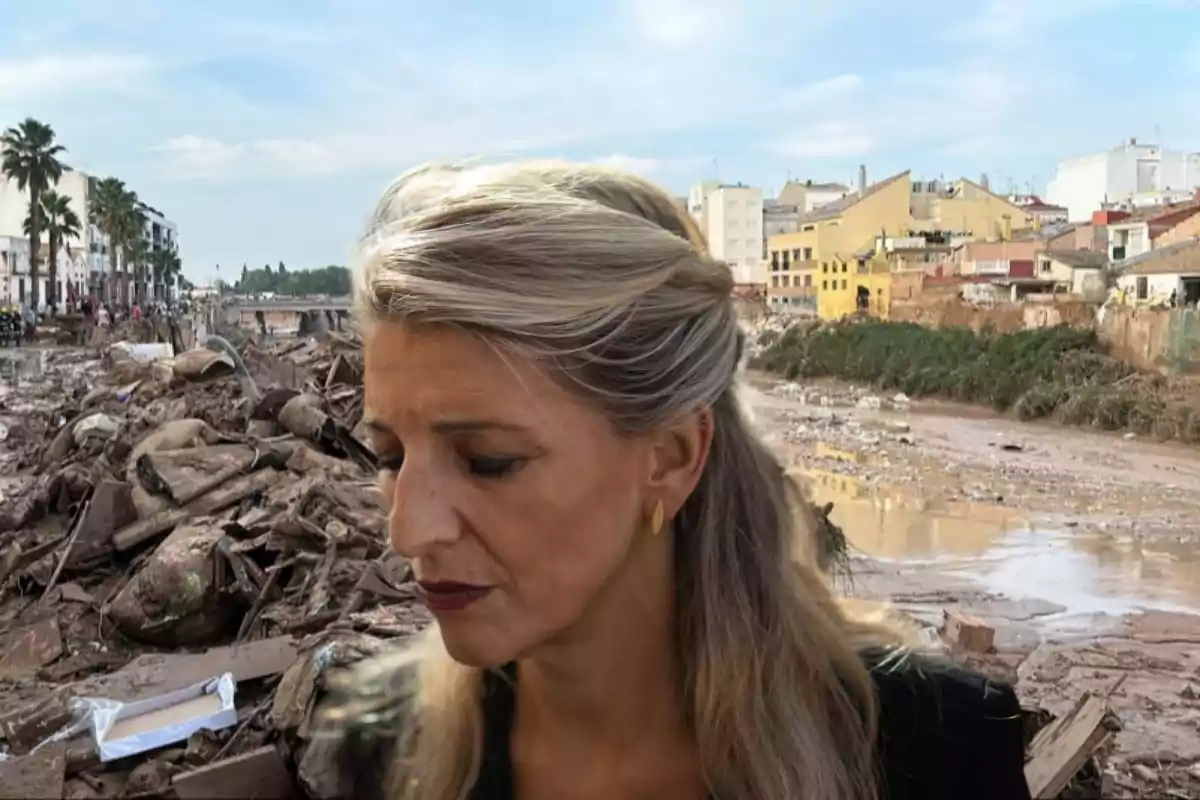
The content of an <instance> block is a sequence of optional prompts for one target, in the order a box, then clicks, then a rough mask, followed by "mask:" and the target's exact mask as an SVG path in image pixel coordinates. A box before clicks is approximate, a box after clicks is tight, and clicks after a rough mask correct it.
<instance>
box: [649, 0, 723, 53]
mask: <svg viewBox="0 0 1200 800" xmlns="http://www.w3.org/2000/svg"><path fill="white" fill-rule="evenodd" d="M625 4H626V6H627V13H628V15H629V21H630V23H631V24H632V26H633V29H634V31H635V32H636V33H637V35H638V36H640V37H642V38H643V39H645V40H646V41H648V42H650V43H652V44H655V45H660V46H664V47H671V48H687V47H698V46H700V45H704V44H707V43H710V42H713V41H715V40H716V39H719V38H720V37H721V36H722V35H727V34H729V33H731V32H732V28H733V27H734V26H736V25H737V23H738V22H740V21H741V19H742V14H741V13H739V8H738V4H737V3H734V2H730V1H729V0H625Z"/></svg>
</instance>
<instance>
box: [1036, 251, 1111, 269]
mask: <svg viewBox="0 0 1200 800" xmlns="http://www.w3.org/2000/svg"><path fill="white" fill-rule="evenodd" d="M1044 255H1045V256H1046V257H1047V258H1052V259H1054V260H1055V261H1058V262H1060V263H1063V264H1066V265H1067V266H1068V267H1095V268H1096V269H1100V268H1103V267H1104V266H1106V265H1107V264H1108V254H1107V253H1097V252H1096V251H1094V250H1047V251H1046V252H1045V254H1044Z"/></svg>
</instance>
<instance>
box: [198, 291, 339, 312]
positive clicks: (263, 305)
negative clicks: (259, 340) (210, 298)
mask: <svg viewBox="0 0 1200 800" xmlns="http://www.w3.org/2000/svg"><path fill="white" fill-rule="evenodd" d="M221 305H223V306H225V307H226V308H228V309H229V310H231V311H234V312H239V311H248V312H250V313H251V314H253V313H255V312H258V311H261V312H263V313H264V314H265V313H267V312H270V311H279V312H287V311H291V312H300V311H349V310H350V306H351V300H350V296H349V295H345V296H343V297H328V296H324V295H321V296H315V297H272V298H269V299H267V298H261V299H254V298H243V297H236V298H224V299H223V300H222V302H221Z"/></svg>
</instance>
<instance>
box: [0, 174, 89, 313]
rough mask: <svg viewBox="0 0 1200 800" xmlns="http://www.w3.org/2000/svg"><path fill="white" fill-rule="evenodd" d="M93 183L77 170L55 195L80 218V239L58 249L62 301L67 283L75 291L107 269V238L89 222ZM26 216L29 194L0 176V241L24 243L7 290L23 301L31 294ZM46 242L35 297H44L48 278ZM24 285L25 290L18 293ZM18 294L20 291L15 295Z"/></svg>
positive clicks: (41, 250)
mask: <svg viewBox="0 0 1200 800" xmlns="http://www.w3.org/2000/svg"><path fill="white" fill-rule="evenodd" d="M91 185H92V179H91V178H90V177H89V176H88V175H87V174H85V173H83V172H79V171H77V170H67V171H65V172H63V174H62V177H61V178H59V180H58V184H57V185H56V186H55V187H54V188H55V191H57V192H58V193H59V194H61V195H63V196H65V197H66V198H67V202H68V203H70V205H71V210H72V211H74V212H75V214H76V216H78V217H79V221H80V222H81V223H82V224H81V225H80V234H79V236H71V237H68V238H67V239H66V240H65V241H63V242H62V243H61V245H60V247H59V253H58V283H59V294H58V296H59V297H61V298H64V299H65V298H66V297H67V292H66V288H67V283H66V282H67V281H71V282H73V283H74V285H75V288H76V290H77V291H78V290H80V289H82V288H84V287H86V286H87V285H88V281H89V280H90V278H91V276H90V273H91V272H92V271H94V270H100V269H104V268H105V267H106V265H107V255H106V254H107V250H108V248H107V237H105V236H103V235H102V234H101V233H100V231H99V230H98V229H97V228H96V227H95V226H94V225H92V224H91V223H90V222H89V214H90V211H91V207H90V205H89V204H88V197H89V196H90V191H91ZM28 216H29V191H28V190H25V191H21V190H20V189H19V188H18V187H17V182H16V181H14V180H10V179H8V178H6V177H3V176H0V237H4V238H7V239H8V240H12V239H17V238H19V239H20V240H21V241H22V242H23V243H24V253H25V255H24V261H23V262H22V266H21V268H20V272H19V275H20V276H23V277H18V273H17V272H10V280H11V281H12V283H11V285H10V286H9V287H8V288H9V290H10V293H11V297H12V298H17V297H18V296H20V297H24V292H26V291H30V290H31V289H32V285H31V284H29V283H28V276H29V248H28V242H27V240H26V239H25V220H26V219H27V218H28ZM48 245H49V239H48V237H47V236H46V234H45V231H43V232H42V243H41V247H40V248H39V250H38V253H39V256H40V258H39V261H38V283H39V284H40V285H39V287H38V289H39V290H38V297H39V298H44V297H45V296H46V281H47V280H48V277H49V269H48V266H49V265H48V264H47V259H48V258H49V257H50V256H49V249H48ZM22 285H25V289H20V287H21V286H22ZM18 290H20V291H18Z"/></svg>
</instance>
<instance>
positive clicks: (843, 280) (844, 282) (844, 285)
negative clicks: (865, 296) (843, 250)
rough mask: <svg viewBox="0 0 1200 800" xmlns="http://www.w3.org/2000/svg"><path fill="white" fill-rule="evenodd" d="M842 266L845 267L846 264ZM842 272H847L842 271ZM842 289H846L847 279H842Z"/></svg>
mask: <svg viewBox="0 0 1200 800" xmlns="http://www.w3.org/2000/svg"><path fill="white" fill-rule="evenodd" d="M842 266H845V264H843V265H842ZM842 271H843V272H845V270H842ZM842 288H843V289H845V288H846V279H845V278H842Z"/></svg>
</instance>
